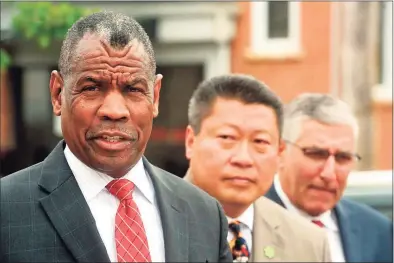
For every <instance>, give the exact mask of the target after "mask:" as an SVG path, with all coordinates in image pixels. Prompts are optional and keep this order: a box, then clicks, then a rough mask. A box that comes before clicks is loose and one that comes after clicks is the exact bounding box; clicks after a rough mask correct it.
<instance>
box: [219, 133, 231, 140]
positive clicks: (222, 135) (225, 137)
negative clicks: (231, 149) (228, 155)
mask: <svg viewBox="0 0 394 263" xmlns="http://www.w3.org/2000/svg"><path fill="white" fill-rule="evenodd" d="M218 137H219V138H220V139H223V140H232V139H234V137H233V136H231V135H227V134H221V135H219V136H218Z"/></svg>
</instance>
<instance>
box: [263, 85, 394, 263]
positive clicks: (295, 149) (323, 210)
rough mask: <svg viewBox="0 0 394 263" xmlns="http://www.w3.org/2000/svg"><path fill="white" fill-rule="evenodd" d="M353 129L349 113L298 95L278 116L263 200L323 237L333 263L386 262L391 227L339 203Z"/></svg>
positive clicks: (339, 105)
mask: <svg viewBox="0 0 394 263" xmlns="http://www.w3.org/2000/svg"><path fill="white" fill-rule="evenodd" d="M358 133H359V131H358V124H357V120H356V118H355V116H354V115H353V113H352V111H351V109H350V107H349V106H348V105H347V104H346V103H345V102H343V101H341V100H339V99H337V98H334V97H332V96H330V95H326V94H310V93H308V94H302V95H300V96H298V97H297V98H295V99H294V100H293V101H291V102H290V103H289V104H288V105H287V106H286V107H285V111H284V127H283V133H282V134H283V139H284V140H286V142H287V147H286V149H285V150H284V151H283V153H282V156H281V160H280V165H279V172H278V174H277V176H276V178H275V179H274V184H273V186H272V187H271V189H270V190H269V192H268V193H267V194H266V196H267V197H268V198H270V199H271V200H273V201H275V202H277V203H278V204H280V205H282V206H283V207H285V208H287V209H288V210H290V211H291V212H294V213H296V214H299V215H300V216H302V217H304V218H306V219H307V220H309V221H311V222H312V223H315V224H316V225H318V226H320V227H322V228H323V229H325V230H326V231H327V234H328V238H329V241H330V251H331V257H332V260H333V261H334V262H392V260H393V258H392V257H393V236H392V233H393V224H392V222H390V221H389V220H388V219H387V218H386V217H384V216H383V215H381V214H380V213H379V212H377V211H375V210H373V209H372V208H369V207H367V206H366V205H362V204H358V203H356V202H354V201H350V200H346V199H344V198H342V195H343V192H344V190H345V188H346V182H347V178H348V175H349V173H350V171H351V170H352V168H353V167H354V165H355V163H356V162H357V161H359V160H360V159H361V158H360V156H359V155H358V154H357V153H356V152H355V149H356V142H357V137H358Z"/></svg>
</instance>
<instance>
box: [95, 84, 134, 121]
mask: <svg viewBox="0 0 394 263" xmlns="http://www.w3.org/2000/svg"><path fill="white" fill-rule="evenodd" d="M97 114H98V117H99V118H101V119H102V120H111V121H127V120H128V119H129V117H130V112H129V109H128V108H127V105H126V100H125V98H124V97H123V96H122V94H121V93H120V92H118V91H111V92H109V93H108V94H107V95H106V96H105V98H104V101H103V104H102V105H101V107H100V109H99V110H98V113H97Z"/></svg>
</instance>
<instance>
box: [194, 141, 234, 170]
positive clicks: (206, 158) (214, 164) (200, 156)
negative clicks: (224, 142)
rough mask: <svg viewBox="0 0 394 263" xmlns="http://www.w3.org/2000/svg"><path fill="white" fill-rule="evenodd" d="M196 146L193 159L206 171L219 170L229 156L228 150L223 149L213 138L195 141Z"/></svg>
mask: <svg viewBox="0 0 394 263" xmlns="http://www.w3.org/2000/svg"><path fill="white" fill-rule="evenodd" d="M196 145H197V146H198V147H195V148H194V152H193V159H195V161H196V164H198V165H199V166H201V167H203V169H206V170H208V171H211V170H216V171H217V170H221V169H223V167H224V165H225V164H226V160H227V159H228V158H229V156H230V152H229V151H228V150H225V149H223V148H222V147H221V146H220V145H218V143H216V142H215V141H214V140H205V141H202V142H197V143H196Z"/></svg>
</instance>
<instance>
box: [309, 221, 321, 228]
mask: <svg viewBox="0 0 394 263" xmlns="http://www.w3.org/2000/svg"><path fill="white" fill-rule="evenodd" d="M312 223H314V224H315V225H318V226H319V227H321V228H324V224H323V222H322V221H320V220H312Z"/></svg>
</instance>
